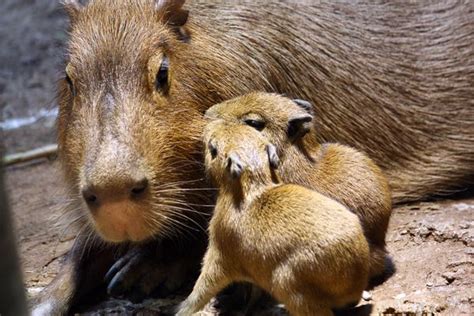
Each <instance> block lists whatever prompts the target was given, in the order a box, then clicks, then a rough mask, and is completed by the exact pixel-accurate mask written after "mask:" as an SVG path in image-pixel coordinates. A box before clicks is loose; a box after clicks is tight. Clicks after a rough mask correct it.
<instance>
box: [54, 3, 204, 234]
mask: <svg viewBox="0 0 474 316" xmlns="http://www.w3.org/2000/svg"><path fill="white" fill-rule="evenodd" d="M183 2H184V1H151V0H150V1H117V2H114V4H113V5H111V3H110V1H107V0H93V1H91V2H90V3H89V4H87V5H85V6H84V5H81V4H80V3H79V2H78V1H74V0H69V1H66V9H67V11H68V12H69V15H70V19H71V29H70V41H69V47H68V49H69V50H68V57H67V66H66V69H65V78H64V80H62V82H61V83H60V89H59V90H60V91H59V103H60V115H59V119H58V143H59V149H60V157H61V160H62V164H63V168H64V171H65V175H66V178H67V181H68V183H69V184H70V187H71V191H72V193H73V196H77V198H78V200H81V202H80V203H82V204H83V206H85V207H82V208H83V209H86V210H88V211H87V212H85V214H87V217H88V221H87V223H89V224H92V227H94V228H95V229H96V231H97V232H98V233H99V235H100V236H101V237H103V239H105V240H107V241H111V242H121V241H127V240H128V241H141V240H145V239H147V238H150V237H152V236H157V235H158V236H159V235H166V234H167V233H169V234H172V233H176V232H178V231H180V229H179V228H178V229H172V226H173V225H179V224H182V225H187V224H185V222H186V220H187V219H190V218H189V217H190V216H193V215H189V214H187V213H186V211H187V210H188V209H187V204H186V203H184V201H187V202H189V201H192V200H193V198H194V197H195V196H196V194H195V192H193V190H192V188H193V187H197V186H201V187H202V186H203V185H202V183H201V184H199V182H200V181H201V180H202V173H203V170H202V169H203V168H202V163H201V162H200V161H202V158H201V155H202V154H201V150H200V149H199V148H200V144H201V139H200V135H201V131H202V125H201V121H202V119H201V117H202V111H201V112H199V111H198V110H197V109H195V108H193V106H192V104H191V105H190V104H187V103H186V99H185V98H186V91H187V90H186V88H183V87H181V86H180V85H181V84H183V85H185V86H186V82H187V81H186V79H183V78H181V77H180V71H179V69H180V68H182V65H180V63H179V61H177V60H175V56H176V52H175V50H174V49H176V48H177V47H179V45H181V44H184V42H185V41H186V38H185V37H186V31H185V30H184V29H183V28H182V26H183V24H184V23H185V22H186V19H187V11H185V10H182V9H181V5H182V4H183ZM188 77H189V76H188ZM177 91H180V93H177ZM183 98H184V99H183ZM170 105H172V107H170ZM193 194H194V195H193ZM201 196H202V194H201ZM200 198H201V197H196V199H200ZM191 222H195V221H194V220H191Z"/></svg>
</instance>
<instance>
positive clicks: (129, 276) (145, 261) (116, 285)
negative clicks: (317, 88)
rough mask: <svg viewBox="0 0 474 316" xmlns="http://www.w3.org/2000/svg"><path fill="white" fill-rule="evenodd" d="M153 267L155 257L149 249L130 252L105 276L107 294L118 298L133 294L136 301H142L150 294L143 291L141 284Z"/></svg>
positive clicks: (137, 249) (135, 249)
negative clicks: (141, 298)
mask: <svg viewBox="0 0 474 316" xmlns="http://www.w3.org/2000/svg"><path fill="white" fill-rule="evenodd" d="M153 266H154V264H153V256H152V255H151V254H150V252H149V250H148V249H144V248H139V247H137V248H133V249H131V250H129V251H128V252H127V253H126V254H125V255H124V256H122V257H121V258H120V259H119V260H117V261H116V262H115V263H114V264H113V265H112V267H111V268H110V269H109V271H108V272H107V274H106V275H105V281H106V283H107V292H108V293H109V295H111V296H116V297H117V296H129V295H127V294H129V293H130V294H132V293H133V298H134V300H140V297H141V296H145V295H147V294H150V293H149V292H143V291H142V290H143V289H142V287H141V286H140V282H142V280H143V279H144V278H146V277H147V275H149V274H150V273H151V270H152V269H153V268H154V267H153ZM158 284H159V283H158Z"/></svg>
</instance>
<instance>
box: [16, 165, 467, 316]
mask: <svg viewBox="0 0 474 316" xmlns="http://www.w3.org/2000/svg"><path fill="white" fill-rule="evenodd" d="M56 168H57V164H56V163H51V162H43V163H40V164H33V165H28V166H23V167H15V168H10V169H8V170H7V184H8V192H9V194H10V202H11V205H12V210H13V212H14V217H15V222H16V226H17V233H18V244H19V247H20V253H21V258H22V264H23V268H24V273H25V283H26V286H27V288H28V291H29V294H30V295H34V294H35V293H37V291H38V290H40V289H41V288H42V287H44V286H45V285H46V284H47V283H48V282H49V281H50V280H51V279H52V278H53V277H54V275H55V273H56V271H57V270H58V265H59V262H60V259H61V257H62V255H64V253H65V252H66V251H67V249H68V248H69V247H70V246H71V243H72V239H73V237H74V235H73V234H71V233H70V232H67V230H66V231H65V230H64V229H63V228H60V227H57V226H56V225H55V221H56V219H55V217H57V215H58V214H60V207H59V206H60V205H61V198H59V197H58V196H59V195H58V192H60V191H61V183H60V181H59V180H58V179H59V176H58V173H57V171H56ZM473 225H474V197H467V198H463V199H459V200H445V201H438V202H430V203H419V204H414V205H410V206H403V207H398V208H396V209H395V211H394V215H393V218H392V221H391V224H390V230H389V233H388V248H389V250H390V252H391V253H392V254H393V257H394V259H395V263H396V266H397V270H398V271H397V273H396V274H395V275H394V276H393V277H392V278H391V279H390V280H388V281H387V282H386V283H385V284H383V285H382V286H379V287H377V288H375V289H374V290H373V291H372V292H371V293H372V300H370V301H368V302H364V303H363V304H365V305H367V306H366V307H365V308H360V309H359V313H360V314H361V315H368V314H370V312H368V311H369V310H370V308H371V309H372V313H371V314H373V315H377V314H378V313H386V314H394V313H402V312H411V313H421V312H424V313H426V314H427V315H430V314H431V313H434V314H440V315H469V314H472V311H473V307H474V301H473V295H474V264H473V256H474V226H473ZM179 300H180V298H169V299H167V300H148V301H146V302H145V303H142V304H135V305H134V304H131V303H129V302H127V301H120V300H110V301H108V302H106V303H103V304H101V305H99V306H95V307H91V308H89V309H88V310H89V311H91V312H97V311H102V312H116V313H119V314H124V315H126V314H131V313H133V312H137V311H141V312H144V313H145V314H150V315H153V314H156V315H158V314H160V311H161V310H163V306H165V307H166V306H169V305H172V304H173V303H176V302H178V301H179ZM165 309H166V308H165ZM209 310H212V309H211V308H209ZM209 314H211V312H210V313H209ZM275 314H280V313H279V312H275Z"/></svg>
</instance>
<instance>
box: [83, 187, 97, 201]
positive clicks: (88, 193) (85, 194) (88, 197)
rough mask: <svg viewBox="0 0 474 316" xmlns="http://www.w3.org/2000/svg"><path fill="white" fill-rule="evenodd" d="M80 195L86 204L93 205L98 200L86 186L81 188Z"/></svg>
mask: <svg viewBox="0 0 474 316" xmlns="http://www.w3.org/2000/svg"><path fill="white" fill-rule="evenodd" d="M82 197H83V198H84V200H85V201H86V203H87V204H88V205H94V204H97V203H98V202H99V200H98V198H97V195H96V194H95V192H94V191H93V190H92V189H91V188H86V189H83V190H82Z"/></svg>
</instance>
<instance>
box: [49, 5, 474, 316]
mask: <svg viewBox="0 0 474 316" xmlns="http://www.w3.org/2000/svg"><path fill="white" fill-rule="evenodd" d="M66 2H67V10H68V12H69V14H70V16H71V30H70V35H71V37H70V41H69V54H68V57H67V62H68V67H67V72H68V74H69V76H70V77H71V81H72V82H73V84H74V91H70V89H69V90H68V89H66V83H65V82H63V83H62V84H61V89H60V90H61V91H60V95H59V102H60V117H59V120H58V134H59V137H58V141H59V146H60V157H61V161H62V164H63V168H64V171H65V175H66V179H67V182H68V183H69V186H70V190H71V197H72V198H73V199H76V200H80V193H79V189H80V187H81V184H83V182H84V179H85V175H86V174H87V173H88V174H90V175H93V177H94V178H98V180H97V181H99V182H100V181H101V179H106V180H107V181H112V182H114V179H115V178H114V175H116V174H117V172H118V171H120V170H124V169H126V168H127V166H128V164H130V162H133V163H132V165H133V168H132V169H136V170H139V172H140V173H141V174H146V175H148V176H149V177H150V179H151V183H150V187H149V189H150V191H149V192H148V193H149V194H148V195H147V196H146V197H144V198H143V199H141V200H140V203H138V204H130V201H127V203H124V204H123V205H121V206H119V208H118V210H119V211H120V212H121V213H122V214H129V215H127V216H130V214H135V215H136V216H137V220H138V222H139V223H141V224H138V225H137V224H133V225H132V224H131V226H130V227H126V225H124V224H123V223H124V221H123V219H124V218H125V217H118V222H120V225H119V228H120V230H121V231H122V232H123V231H124V230H128V229H130V232H128V234H129V235H128V236H127V234H122V233H121V234H120V235H116V236H113V238H109V239H111V240H112V239H114V240H115V241H118V240H120V239H126V238H128V237H130V238H132V239H135V240H138V239H143V238H145V237H146V236H148V237H151V236H155V237H158V236H163V235H166V233H168V234H169V235H177V234H178V230H181V231H182V232H183V233H185V234H190V235H193V230H192V229H186V228H185V227H182V228H181V229H178V228H177V224H176V223H174V224H172V223H171V221H173V220H176V217H183V216H186V217H187V218H188V220H186V225H188V226H189V225H191V226H193V228H194V229H196V227H197V226H201V224H200V222H201V221H202V222H205V219H201V215H198V213H196V212H193V211H191V210H190V208H189V205H190V204H191V203H192V204H202V203H203V200H206V198H207V197H209V196H210V195H211V194H210V193H204V192H209V191H197V190H196V189H197V188H202V187H204V186H206V185H205V184H203V182H201V180H200V179H202V176H203V172H202V168H200V166H201V165H200V159H201V157H200V154H199V153H200V141H199V135H200V132H201V129H202V127H201V125H202V113H204V111H205V110H206V109H207V108H209V107H210V106H211V105H213V104H215V103H219V102H222V101H224V100H227V99H230V98H232V97H236V96H239V95H242V94H244V93H248V92H251V91H255V90H260V91H269V92H278V93H282V94H286V95H287V96H290V97H298V98H302V99H306V100H308V101H310V102H312V103H313V104H314V105H315V106H314V112H315V115H316V116H317V117H318V118H319V119H318V120H317V122H318V124H317V126H316V129H317V131H318V135H319V141H320V142H322V141H337V142H340V143H343V144H347V145H351V146H354V147H356V148H359V149H362V150H363V151H365V152H366V153H368V154H369V156H370V157H372V158H373V159H374V160H375V161H376V163H377V164H378V165H379V166H380V167H381V168H382V169H383V170H384V172H385V173H386V174H387V176H388V178H389V181H390V184H391V187H392V189H393V198H394V201H395V202H403V201H412V200H419V199H423V198H427V197H429V196H432V195H435V194H444V193H449V192H453V191H454V190H455V189H459V188H462V187H464V186H466V185H469V184H472V179H473V178H474V177H473V174H474V172H473V170H474V146H473V143H474V124H473V122H474V106H473V99H474V98H473V97H474V89H473V87H472V82H474V58H473V57H474V48H473V47H474V46H473V45H472V43H473V42H474V24H473V23H472V21H473V20H474V10H472V9H471V4H470V2H457V1H448V2H443V3H432V4H431V3H430V4H420V3H416V2H413V3H407V2H403V3H400V2H393V3H383V4H374V3H372V2H367V3H361V2H358V3H357V4H351V3H339V2H338V3H329V2H327V3H326V2H323V3H319V2H318V3H314V4H287V3H281V2H276V1H275V2H269V3H265V5H261V4H260V3H251V2H246V3H240V2H239V3H228V2H226V3H219V4H213V3H210V2H207V3H202V2H197V1H196V3H193V4H190V5H189V6H187V5H185V8H186V9H189V10H190V15H189V20H188V21H187V23H186V24H184V25H183V26H180V23H179V22H180V21H181V22H183V21H184V20H183V19H182V17H183V12H182V10H180V9H179V7H180V5H179V3H182V1H169V2H171V5H169V6H167V5H168V4H167V3H168V1H157V3H159V4H160V5H163V3H164V5H165V6H164V7H161V8H158V9H157V8H156V5H155V3H154V1H152V0H138V1H131V0H119V1H114V2H113V4H111V2H110V1H106V0H92V1H91V2H90V3H89V4H87V5H86V6H82V5H80V4H79V3H78V1H75V0H68V1H66ZM175 2H176V3H178V5H177V4H176V3H175ZM168 21H171V22H172V23H171V24H173V25H171V24H169V23H168V24H167V23H166V22H168ZM163 54H166V55H167V56H168V57H169V60H170V78H169V86H170V88H169V93H168V94H167V95H164V94H161V93H160V92H158V91H155V90H154V89H153V86H154V85H153V82H152V80H151V79H153V78H154V71H156V70H157V65H159V64H160V62H161V57H160V56H163ZM72 92H75V93H76V95H75V96H73V95H72ZM113 142H116V144H119V146H118V147H117V150H116V151H115V152H114V150H113V148H114V143H113ZM189 162H193V163H189ZM115 163H119V164H121V165H118V166H115V165H113V164H115ZM109 168H111V169H109ZM87 171H88V172H87ZM127 172H128V171H127ZM119 178H120V177H117V178H116V179H117V180H118V184H120V180H119ZM81 181H82V182H81ZM161 185H164V186H167V187H168V188H169V187H172V189H173V190H175V191H174V193H173V194H171V191H168V192H158V189H162V188H163V187H160V186H161ZM191 189H192V190H191ZM178 192H179V193H178ZM198 192H200V193H201V192H202V193H203V194H197V193H198ZM171 201H173V203H174V204H173V205H174V206H173V207H171V206H170V204H171ZM183 202H185V203H186V205H187V206H185V207H184V208H186V209H185V210H183V209H179V208H180V207H181V206H182V203H183ZM80 203H81V204H82V203H83V202H80ZM204 203H206V202H204ZM178 205H179V206H178ZM167 206H168V207H167ZM83 209H84V212H83V213H82V214H84V215H85V216H86V217H89V219H91V220H88V221H87V222H86V223H88V224H86V225H91V224H93V225H96V227H98V226H97V219H94V218H93V216H94V214H92V213H91V212H88V211H86V210H85V207H84V206H83ZM109 210H110V209H109ZM129 211H130V212H129ZM128 212H129V213H128ZM199 212H200V211H199ZM171 213H173V214H171ZM160 214H161V215H160ZM165 219H166V220H165ZM94 221H95V222H94ZM99 221H104V219H103V218H102V220H100V219H99ZM196 221H197V222H198V223H199V225H195V224H193V223H194V222H196ZM146 222H147V223H148V224H146V225H145V223H146ZM151 222H156V223H155V224H150V223H151ZM132 226H133V227H132ZM113 231H114V229H113V228H112V229H111V228H110V227H109V228H106V229H105V230H103V231H102V235H103V236H104V237H107V236H109V237H111V235H112V233H113ZM132 231H133V233H132ZM99 233H100V232H99ZM130 234H132V235H133V236H132V235H130ZM106 235H107V236H106ZM70 260H72V261H70V262H75V261H74V260H76V261H78V260H81V259H80V258H76V257H74V258H73V259H70ZM75 263H78V262H75ZM69 270H70V271H73V270H71V269H69ZM69 270H68V271H69ZM80 278H81V276H80V275H78V276H75V277H74V278H73V279H80ZM71 291H74V289H71ZM66 296H67V295H66V294H64V295H63V297H53V298H52V299H54V300H55V302H54V304H55V306H59V307H57V308H56V310H64V309H65V308H67V307H68V304H70V301H69V300H68V299H66Z"/></svg>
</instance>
